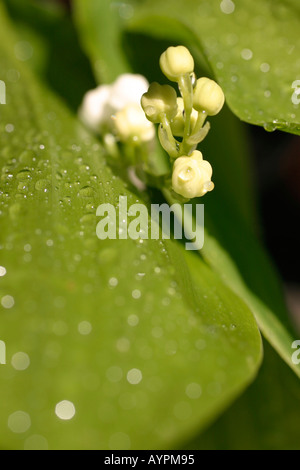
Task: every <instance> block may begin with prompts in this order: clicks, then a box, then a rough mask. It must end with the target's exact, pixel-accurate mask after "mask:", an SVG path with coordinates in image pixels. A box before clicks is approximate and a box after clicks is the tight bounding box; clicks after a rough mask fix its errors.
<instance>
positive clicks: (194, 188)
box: [172, 150, 214, 199]
mask: <svg viewBox="0 0 300 470" xmlns="http://www.w3.org/2000/svg"><path fill="white" fill-rule="evenodd" d="M211 177H212V167H211V165H210V163H209V162H207V161H206V160H203V156H202V153H201V152H199V150H195V151H194V152H193V153H192V154H191V156H190V157H180V158H178V159H177V160H176V161H175V163H174V168H173V176H172V187H173V190H174V191H175V192H176V193H177V194H180V195H181V196H183V197H185V198H186V199H192V198H194V197H202V196H204V195H205V194H206V193H207V192H209V191H212V190H213V189H214V183H213V182H212V181H211Z"/></svg>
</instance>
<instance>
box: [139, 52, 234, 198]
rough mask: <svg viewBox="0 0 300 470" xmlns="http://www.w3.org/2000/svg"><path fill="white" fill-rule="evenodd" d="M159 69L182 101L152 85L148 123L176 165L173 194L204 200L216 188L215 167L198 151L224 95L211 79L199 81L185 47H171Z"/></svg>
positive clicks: (146, 98) (167, 88)
mask: <svg viewBox="0 0 300 470" xmlns="http://www.w3.org/2000/svg"><path fill="white" fill-rule="evenodd" d="M160 67H161V70H162V72H163V73H164V75H165V76H166V77H167V78H168V79H169V80H171V81H172V82H176V83H178V87H179V91H180V94H181V97H177V93H176V91H175V89H174V88H173V87H171V86H169V85H159V84H158V83H152V84H151V85H150V87H149V89H148V91H147V92H146V93H144V95H143V96H142V99H141V105H142V108H143V110H144V112H145V115H146V117H147V119H148V120H149V122H151V123H155V124H156V123H157V124H159V128H158V136H159V140H160V143H161V145H162V147H163V148H164V149H165V150H166V152H167V153H168V154H169V156H170V159H171V161H172V164H173V175H172V188H173V190H174V191H175V193H177V194H179V195H180V196H182V197H184V198H186V199H191V198H194V197H201V196H204V194H206V193H207V192H209V191H212V190H213V188H214V184H213V183H212V181H211V178H212V167H211V165H210V163H209V162H207V161H205V160H203V157H202V154H201V152H199V151H197V150H196V148H197V145H198V144H199V143H200V142H202V141H203V140H204V139H205V137H206V136H207V134H208V132H209V129H210V125H209V123H206V124H205V121H206V118H207V116H215V115H216V114H218V113H219V112H220V111H221V109H222V107H223V105H224V102H225V97H224V93H223V91H222V89H221V87H220V86H219V85H218V84H217V83H216V82H214V81H213V80H210V79H209V78H205V77H203V78H200V79H199V80H197V78H196V76H195V73H194V59H193V57H192V55H191V54H190V52H189V51H188V49H187V48H186V47H184V46H177V47H169V48H168V49H167V50H166V51H165V52H164V53H163V54H162V55H161V57H160ZM178 138H179V140H178Z"/></svg>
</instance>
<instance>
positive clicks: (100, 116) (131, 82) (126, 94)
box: [79, 73, 149, 132]
mask: <svg viewBox="0 0 300 470" xmlns="http://www.w3.org/2000/svg"><path fill="white" fill-rule="evenodd" d="M148 87H149V83H148V81H147V80H146V78H145V77H143V76H142V75H135V74H130V73H126V74H123V75H120V76H119V77H118V78H117V80H116V81H115V82H114V83H113V84H112V85H101V86H99V87H98V88H96V89H95V90H91V91H89V92H87V93H86V95H85V96H84V99H83V103H82V105H81V107H80V110H79V117H80V119H81V120H82V122H83V123H84V124H85V125H86V126H87V127H89V128H90V129H91V130H93V131H95V132H101V131H103V130H104V131H105V130H108V131H109V130H110V129H111V124H112V123H111V116H112V115H113V114H114V113H116V112H117V111H120V110H121V109H123V108H125V106H127V105H129V104H132V103H134V104H137V105H139V104H140V101H141V97H142V95H143V93H145V92H146V91H147V90H148Z"/></svg>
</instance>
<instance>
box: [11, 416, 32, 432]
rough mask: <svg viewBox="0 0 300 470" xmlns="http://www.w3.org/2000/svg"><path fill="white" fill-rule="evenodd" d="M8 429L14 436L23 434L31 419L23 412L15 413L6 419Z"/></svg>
mask: <svg viewBox="0 0 300 470" xmlns="http://www.w3.org/2000/svg"><path fill="white" fill-rule="evenodd" d="M7 425H8V427H9V429H10V430H11V431H12V432H14V433H16V434H23V433H24V432H26V431H28V429H29V428H30V426H31V419H30V416H29V414H28V413H25V412H24V411H15V413H12V414H11V415H10V416H9V418H8V423H7Z"/></svg>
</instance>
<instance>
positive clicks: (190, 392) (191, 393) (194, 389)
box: [185, 383, 202, 400]
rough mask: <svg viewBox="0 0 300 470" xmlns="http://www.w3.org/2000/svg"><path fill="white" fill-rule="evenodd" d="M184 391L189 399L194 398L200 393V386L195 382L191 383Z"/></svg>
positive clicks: (198, 396)
mask: <svg viewBox="0 0 300 470" xmlns="http://www.w3.org/2000/svg"><path fill="white" fill-rule="evenodd" d="M185 393H186V394H187V396H188V397H189V398H190V399H191V400H196V399H197V398H200V397H201V395H202V388H201V386H200V385H199V384H197V383H191V384H189V385H188V386H187V387H186V390H185Z"/></svg>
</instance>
